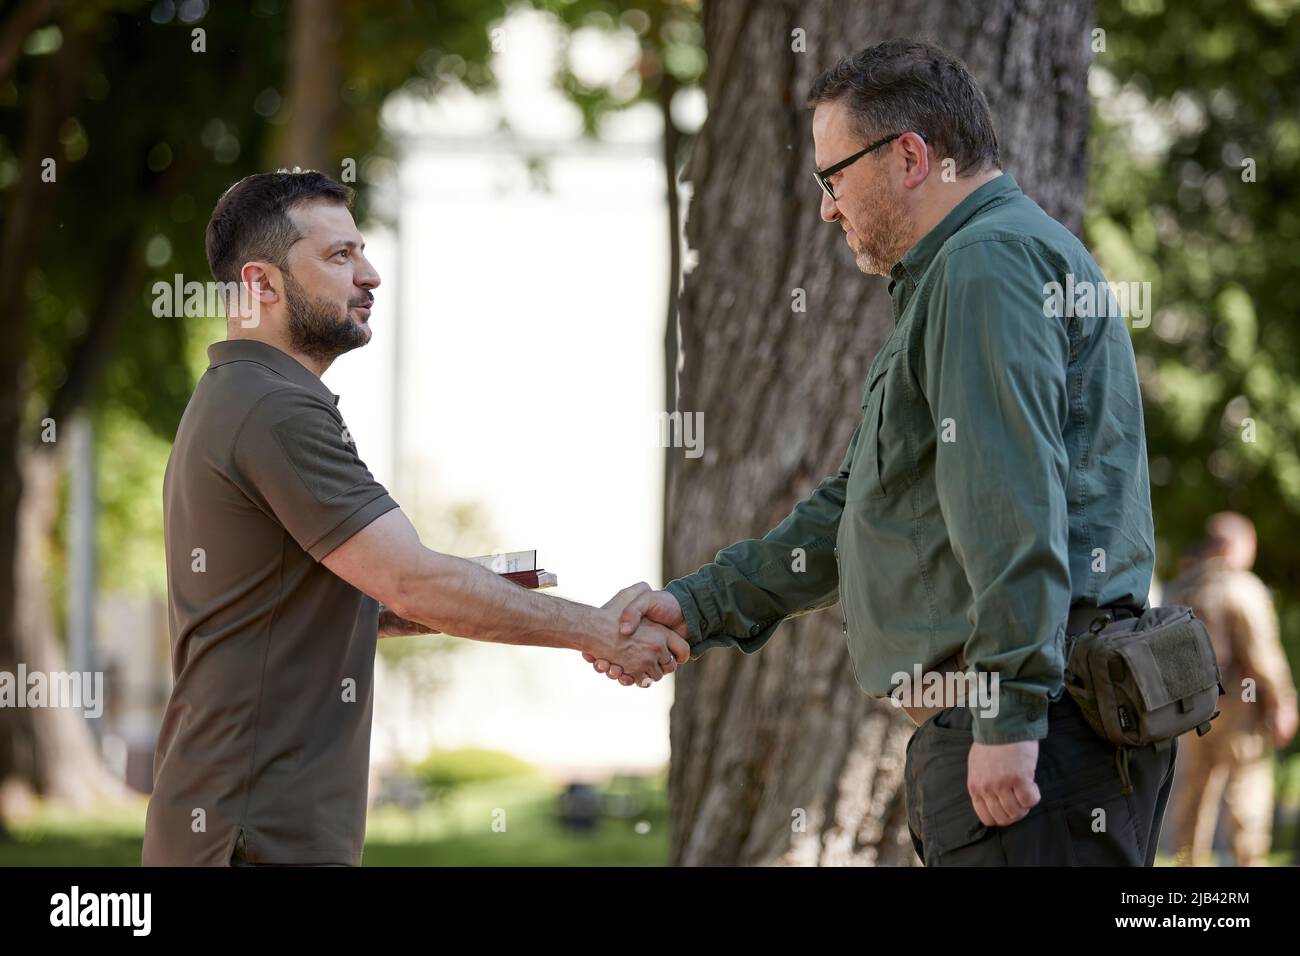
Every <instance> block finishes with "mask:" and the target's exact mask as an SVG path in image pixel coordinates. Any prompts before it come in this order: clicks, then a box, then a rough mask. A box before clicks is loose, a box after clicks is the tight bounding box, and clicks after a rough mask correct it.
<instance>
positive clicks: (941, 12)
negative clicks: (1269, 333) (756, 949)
mask: <svg viewBox="0 0 1300 956" xmlns="http://www.w3.org/2000/svg"><path fill="white" fill-rule="evenodd" d="M1091 22H1092V8H1091V4H1090V3H1088V2H1085V0H1065V2H1061V3H1057V4H1052V5H1047V4H1039V3H1024V2H1013V0H993V2H990V3H981V4H978V5H976V4H960V5H959V4H950V3H942V2H938V0H889V2H872V3H843V2H841V0H797V2H796V0H758V2H740V0H713V2H706V4H705V8H704V27H705V46H706V49H707V52H708V56H709V67H708V74H707V77H706V92H707V94H708V101H709V117H708V121H707V123H706V124H705V126H704V128H703V130H702V131H701V133H700V135H699V137H698V138H697V140H696V142H695V144H694V152H693V155H692V158H691V162H690V164H689V166H688V169H687V171H686V174H685V177H684V178H687V179H689V180H691V181H692V183H693V187H694V198H693V200H692V203H691V208H690V210H689V212H688V220H687V241H688V244H689V246H690V247H691V248H693V249H697V250H698V251H699V264H698V266H697V268H696V269H695V270H694V271H693V272H692V273H691V274H690V275H689V276H688V277H687V279H686V282H685V285H684V288H683V292H682V297H681V301H680V303H679V305H680V313H681V323H682V353H683V361H684V367H683V370H682V379H681V409H682V412H683V414H684V415H685V414H686V413H688V412H702V413H703V414H704V422H705V423H706V424H707V426H708V430H707V432H706V440H705V442H704V454H703V456H702V457H700V458H695V459H689V458H684V457H683V458H682V459H680V460H677V461H676V462H675V463H674V466H673V468H672V469H671V471H670V480H669V482H668V483H667V488H666V494H667V498H668V514H669V520H668V524H667V527H666V529H665V566H666V567H668V568H670V569H672V570H673V572H674V573H676V574H682V573H686V572H689V571H691V570H693V569H694V568H696V567H698V566H699V565H700V564H702V563H704V562H707V561H709V560H711V559H712V557H713V555H714V553H715V552H716V551H717V550H718V549H719V548H721V547H724V546H726V545H728V544H730V543H731V542H733V541H735V540H738V539H740V538H744V537H751V536H761V535H762V534H764V533H765V532H766V531H767V530H768V529H770V528H772V527H773V526H775V525H776V524H777V523H778V522H779V521H780V520H781V519H782V518H784V517H785V515H786V514H788V513H789V511H790V509H791V507H792V506H793V505H794V504H795V503H796V502H797V501H798V500H800V499H801V498H803V497H805V496H806V495H807V494H808V493H809V492H810V491H811V490H812V489H813V488H814V487H815V486H816V484H817V482H819V481H820V480H821V479H822V478H823V477H825V476H826V475H827V474H830V473H832V472H833V471H834V469H835V468H836V467H837V466H838V464H839V462H840V460H841V458H842V456H843V454H844V450H845V447H846V446H847V443H848V440H849V438H850V436H851V435H852V433H853V429H854V427H855V425H856V424H857V420H858V418H859V417H860V415H861V407H860V402H859V400H858V399H859V395H860V394H861V389H862V381H863V376H864V375H865V373H866V369H867V366H868V364H869V362H870V360H871V358H872V356H873V355H874V354H875V352H876V351H877V350H878V349H879V347H880V345H881V344H882V342H883V341H884V339H885V337H886V335H887V333H888V330H889V328H890V326H891V319H890V314H891V310H890V304H889V298H888V293H887V288H886V287H887V282H886V281H885V280H883V279H878V278H875V277H866V276H863V275H862V274H861V273H859V272H858V271H857V270H856V268H855V266H854V264H853V261H852V256H851V255H850V254H849V253H848V251H847V250H846V249H845V247H844V243H843V240H842V238H841V233H840V230H839V229H838V228H834V227H832V226H828V225H826V224H825V223H822V222H821V221H820V219H819V216H818V201H819V198H820V193H819V191H818V189H817V186H816V183H814V182H813V179H812V176H811V175H809V171H810V170H811V169H812V168H813V166H814V163H813V148H812V137H811V132H810V121H811V114H810V113H809V112H808V111H807V110H806V109H805V108H804V100H805V96H806V93H807V90H808V87H809V85H810V84H811V82H812V80H813V79H814V77H815V76H816V75H817V73H819V72H820V71H821V70H822V69H824V68H826V67H828V66H830V65H831V64H832V63H834V62H835V60H837V59H838V58H839V57H841V56H843V55H845V54H848V53H851V52H853V51H855V50H857V49H861V48H862V47H865V46H868V45H871V44H873V43H877V42H879V41H881V40H885V39H888V38H891V37H897V36H914V37H918V38H924V39H929V40H933V41H935V42H938V43H939V44H941V45H942V46H944V47H946V48H947V49H949V50H950V51H952V52H954V53H955V54H957V55H958V56H959V57H961V58H962V59H963V60H964V61H965V62H966V64H967V66H968V67H969V68H970V69H971V71H972V73H973V74H974V75H975V77H976V79H977V80H978V81H979V82H980V83H981V85H982V86H983V88H984V91H985V95H986V96H987V98H988V100H989V105H990V107H991V109H992V111H993V116H994V121H995V123H996V125H997V129H998V133H999V137H1000V141H1001V145H1002V160H1003V165H1004V168H1005V169H1006V170H1007V171H1008V172H1011V173H1012V174H1013V175H1014V176H1015V177H1016V180H1017V181H1018V182H1019V183H1020V185H1021V187H1022V188H1023V189H1024V191H1025V192H1026V193H1027V194H1028V195H1029V196H1031V197H1032V198H1034V199H1035V200H1036V201H1037V202H1038V203H1039V204H1040V205H1041V206H1042V207H1043V208H1044V209H1045V210H1046V211H1047V212H1048V213H1049V214H1050V215H1052V216H1054V217H1056V218H1057V219H1059V220H1060V221H1062V222H1063V223H1065V224H1066V225H1067V226H1068V227H1069V228H1071V229H1073V230H1074V231H1075V232H1076V233H1077V232H1078V230H1079V228H1080V225H1081V221H1082V197H1083V188H1084V173H1085V170H1086V155H1087V151H1086V145H1087V134H1088V122H1089V101H1088V94H1087V86H1086V78H1087V66H1088V63H1089V61H1090V58H1091V54H1090V52H1089V46H1088V43H1089V39H1090V37H1089V34H1088V30H1089V28H1090V25H1091ZM800 29H801V30H803V31H804V35H805V38H806V41H805V42H806V51H807V52H793V51H792V40H793V38H792V31H795V30H800ZM796 289H802V290H804V293H805V296H806V303H807V311H806V312H803V313H800V312H795V311H793V310H792V297H793V295H794V290H796ZM881 560H889V556H888V555H881ZM842 621H843V618H842V616H841V614H840V611H839V609H838V608H835V609H833V610H829V611H826V612H823V613H821V614H817V615H810V616H807V617H804V618H801V619H799V620H796V621H792V622H789V623H787V624H785V625H783V627H782V628H781V631H780V632H779V633H778V634H777V636H776V637H774V638H773V640H772V641H771V642H770V643H769V644H768V646H767V647H766V648H764V650H763V651H762V652H761V653H759V654H755V655H742V654H740V653H738V652H730V653H728V652H724V651H713V652H710V653H708V654H706V655H705V656H704V658H702V659H701V660H700V661H699V662H697V663H695V664H692V665H691V666H689V667H686V668H684V669H682V670H680V671H679V672H678V674H677V678H676V700H675V702H674V704H673V709H672V718H671V742H672V765H671V771H670V776H669V799H670V807H671V815H672V820H673V833H672V841H671V859H672V862H673V863H675V864H685V865H699V864H733V865H764V864H782V865H844V864H851V865H915V864H916V863H917V862H918V861H917V860H916V855H915V853H914V852H913V849H912V845H911V841H910V839H909V837H908V833H907V823H906V819H907V818H906V807H905V803H904V793H903V789H902V779H903V776H902V775H903V759H904V752H905V746H906V742H907V740H908V738H909V737H910V735H911V733H912V730H913V727H912V724H911V723H910V722H909V721H908V720H907V718H906V717H905V716H903V715H902V714H901V713H899V712H898V711H896V710H894V709H893V708H892V707H890V706H889V705H887V704H884V703H881V702H879V701H875V700H873V699H871V698H869V697H867V696H866V695H865V694H863V693H862V691H861V690H860V689H859V688H858V686H857V684H856V682H855V681H854V678H853V673H852V669H851V667H850V665H849V661H848V654H847V650H846V647H845V644H844V638H843V635H842V633H841V630H840V625H841V623H842Z"/></svg>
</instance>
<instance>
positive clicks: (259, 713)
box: [142, 171, 689, 866]
mask: <svg viewBox="0 0 1300 956" xmlns="http://www.w3.org/2000/svg"><path fill="white" fill-rule="evenodd" d="M350 203H351V190H349V189H347V188H346V187H343V186H340V185H339V184H338V183H335V182H334V181H333V180H331V179H329V178H328V177H326V176H323V175H321V174H319V173H315V172H306V173H298V172H294V173H289V172H283V171H282V172H276V173H267V174H261V175H256V176H249V177H248V178H246V179H243V180H241V181H240V182H238V183H236V184H235V185H234V186H232V187H231V188H230V189H229V190H227V192H226V193H225V195H223V196H222V197H221V200H220V201H219V202H218V203H217V206H216V209H215V210H214V212H213V214H212V219H211V221H210V222H209V223H208V229H207V253H208V262H209V265H210V266H211V269H212V274H213V276H214V277H215V278H216V279H217V281H218V282H220V283H224V284H226V286H225V288H226V290H227V293H228V294H227V298H226V315H227V336H228V337H227V339H226V340H225V341H224V342H217V343H215V344H214V345H212V346H210V347H209V349H208V356H209V359H210V365H209V367H208V369H207V371H206V372H205V373H204V375H203V377H202V378H201V379H200V381H199V383H198V386H197V387H196V388H195V390H194V395H193V396H192V397H191V399H190V402H189V405H188V406H187V408H186V409H185V414H184V416H183V417H182V419H181V423H180V427H179V429H178V431H177V433H176V442H175V445H174V447H173V448H172V454H171V457H170V459H169V460H168V462H167V472H166V477H165V480H164V485H163V507H164V535H165V540H166V551H167V555H166V562H167V592H168V602H169V608H170V630H171V645H172V677H173V688H172V692H171V697H170V699H169V700H168V703H167V709H166V712H165V714H164V717H163V725H162V729H161V732H160V735H159V740H158V747H157V752H156V755H155V762H154V791H153V796H152V798H151V799H150V801H149V810H148V815H147V819H146V824H145V838H144V848H143V855H142V859H143V863H144V864H145V865H146V866H150V865H206V866H226V865H248V864H252V865H258V864H271V865H336V866H338V865H342V866H358V865H360V863H361V851H362V843H363V838H364V834H365V815H366V786H367V776H368V770H369V756H370V725H371V714H372V709H373V701H374V698H373V682H372V678H373V675H374V655H375V647H376V643H375V642H376V639H377V638H379V637H384V636H399V635H405V634H418V633H434V632H438V631H441V632H444V633H449V634H457V635H460V636H462V637H467V638H472V639H474V640H481V641H494V642H497V643H501V644H531V645H536V646H541V647H567V648H575V649H578V650H582V651H584V652H588V653H598V654H600V655H601V656H602V658H603V657H605V656H609V655H612V657H611V659H613V660H616V661H618V663H619V665H620V666H621V667H622V668H623V669H624V670H626V671H627V672H628V673H630V674H634V675H636V676H637V677H638V678H639V679H640V682H641V684H642V686H648V685H649V684H650V683H651V682H653V681H656V680H659V679H660V678H661V677H663V675H664V674H667V673H672V671H673V670H674V669H675V668H676V666H677V663H679V662H683V661H685V660H686V658H687V655H688V653H689V650H688V647H687V645H686V643H685V642H684V641H683V640H682V639H681V638H680V637H679V636H678V635H677V634H675V633H673V632H671V631H669V630H668V629H666V628H664V627H662V626H660V625H658V624H653V623H651V622H647V626H645V627H643V628H641V629H639V630H638V631H637V632H636V634H635V635H634V636H633V637H632V638H631V639H630V640H629V639H628V638H627V637H625V636H623V635H620V634H619V628H618V615H619V613H620V612H621V611H622V609H623V608H624V607H625V606H626V604H627V602H628V601H629V600H631V599H632V598H633V597H635V596H636V595H638V594H640V593H643V592H648V591H649V588H648V586H647V585H644V584H641V585H637V586H635V587H633V588H628V589H626V590H625V591H623V592H621V593H620V594H618V595H616V596H615V597H614V599H612V600H611V601H610V602H609V603H608V604H606V605H605V606H604V607H603V608H591V607H587V606H585V605H582V604H575V603H571V602H568V601H562V600H559V599H556V598H553V597H550V596H547V595H542V594H537V593H534V592H530V591H527V590H525V589H523V588H521V587H519V586H517V585H515V584H512V583H510V582H508V581H506V580H504V579H502V578H500V577H498V576H497V575H496V574H493V573H492V572H491V571H488V570H487V569H485V568H482V567H480V566H479V565H477V564H474V563H472V562H470V561H465V560H462V559H459V558H454V557H450V556H448V555H444V554H439V553H437V552H435V551H431V550H429V549H427V548H425V547H423V546H422V545H421V544H420V540H419V538H418V536H417V535H416V532H415V529H414V528H413V527H412V526H411V524H410V522H409V521H408V520H407V519H406V517H405V516H404V515H403V514H402V512H401V510H400V509H399V508H398V506H397V502H395V501H394V500H393V499H392V498H391V497H390V496H389V494H388V492H387V491H386V490H385V489H384V487H383V486H382V485H380V484H379V483H378V482H377V481H375V479H374V478H373V477H372V476H371V474H370V472H369V471H368V470H367V469H366V467H365V464H364V463H363V462H362V461H361V459H360V458H359V457H357V453H356V445H355V443H354V442H353V440H352V437H351V436H350V435H349V434H348V430H347V428H346V426H345V425H344V421H343V418H342V416H341V415H340V413H339V410H338V408H337V405H338V396H337V395H334V394H333V393H331V392H330V390H329V389H328V388H326V387H325V385H324V384H323V383H322V382H321V378H320V377H321V375H322V374H323V373H324V372H325V370H326V369H327V368H329V366H330V363H331V362H333V361H334V359H335V358H337V357H338V356H339V355H342V354H343V353H344V352H347V351H348V350H350V349H354V348H358V347H360V346H362V345H365V344H366V343H367V342H368V341H369V340H370V335H371V330H370V323H369V320H370V310H371V307H372V305H373V304H374V290H375V288H376V287H378V285H379V276H378V274H376V272H375V270H374V268H373V267H372V266H371V264H370V262H369V261H368V260H367V259H366V257H365V253H364V249H365V244H364V243H363V242H362V241H361V236H360V234H359V233H358V232H357V227H356V224H355V223H354V222H353V220H352V214H351V212H350V211H349V206H350ZM381 602H382V607H381Z"/></svg>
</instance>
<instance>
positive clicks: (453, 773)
mask: <svg viewBox="0 0 1300 956" xmlns="http://www.w3.org/2000/svg"><path fill="white" fill-rule="evenodd" d="M412 773H413V774H414V775H415V776H416V777H417V778H418V779H419V780H420V781H421V782H422V783H423V784H424V785H425V786H426V787H428V788H429V789H430V790H431V791H433V792H434V793H445V792H447V791H449V790H454V789H455V788H457V787H461V786H464V785H465V784H467V783H482V782H484V781H487V780H514V779H520V778H526V777H533V776H536V775H537V768H536V767H534V766H533V765H532V764H530V763H529V762H528V761H526V760H521V759H519V758H518V757H516V756H514V755H512V754H508V753H502V752H501V751H499V750H484V749H481V748H477V747H462V748H461V749H459V750H435V751H433V752H432V753H430V754H429V756H427V757H425V758H424V760H422V761H420V763H418V764H416V765H415V766H414V767H413V768H412Z"/></svg>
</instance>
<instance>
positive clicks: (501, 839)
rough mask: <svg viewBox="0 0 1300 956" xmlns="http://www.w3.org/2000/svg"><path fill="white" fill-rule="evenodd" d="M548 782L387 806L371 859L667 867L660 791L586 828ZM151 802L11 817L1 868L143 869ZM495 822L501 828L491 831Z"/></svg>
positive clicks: (500, 785)
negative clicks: (570, 826) (632, 810)
mask: <svg viewBox="0 0 1300 956" xmlns="http://www.w3.org/2000/svg"><path fill="white" fill-rule="evenodd" d="M557 798H558V790H557V789H556V788H555V786H554V785H552V784H550V783H548V782H547V781H545V780H542V779H537V778H531V779H525V780H517V781H510V780H506V781H493V782H490V783H481V784H465V785H464V786H462V787H459V788H457V790H456V791H455V792H454V793H453V794H452V795H451V796H449V797H447V798H446V799H445V800H444V801H442V802H441V803H439V804H437V805H427V806H426V807H425V808H423V809H422V810H420V811H418V812H410V811H406V810H402V809H399V808H397V807H381V808H378V809H376V810H375V811H373V812H372V813H371V815H370V818H369V820H368V821H367V827H366V849H365V855H364V860H363V862H364V865H365V866H661V865H663V864H664V862H665V861H666V860H667V857H668V834H667V816H666V812H665V807H664V799H663V793H662V790H659V789H656V790H654V791H652V799H651V802H650V805H649V806H648V807H647V811H646V813H645V814H644V816H643V817H642V819H641V820H640V821H639V822H640V830H641V831H642V832H638V827H637V824H638V821H636V820H619V819H608V818H607V819H602V820H601V821H600V824H599V826H598V827H597V829H596V830H594V831H593V832H591V833H587V834H577V833H572V832H570V831H568V830H566V829H564V828H563V827H562V826H561V825H560V823H559V821H558V819H557V818H556V807H557ZM145 805H146V804H145V801H144V800H143V799H142V800H140V802H139V804H138V805H136V806H131V807H128V808H124V809H121V810H117V811H113V812H111V813H98V814H94V815H87V814H80V815H73V814H71V813H69V812H68V811H66V810H58V809H54V808H50V807H41V808H38V809H37V810H36V811H35V812H34V813H33V814H32V815H31V816H30V817H27V818H25V819H22V820H14V821H11V823H10V825H11V828H12V830H13V833H14V836H15V838H16V839H15V840H14V841H13V842H10V843H0V866H138V865H139V864H140V843H141V840H142V838H143V835H144V814H145ZM494 826H495V829H494Z"/></svg>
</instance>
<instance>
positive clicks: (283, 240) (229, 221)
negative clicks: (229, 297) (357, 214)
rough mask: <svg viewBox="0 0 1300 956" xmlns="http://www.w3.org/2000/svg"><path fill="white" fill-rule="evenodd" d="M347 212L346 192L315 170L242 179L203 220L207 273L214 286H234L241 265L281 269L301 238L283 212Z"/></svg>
mask: <svg viewBox="0 0 1300 956" xmlns="http://www.w3.org/2000/svg"><path fill="white" fill-rule="evenodd" d="M312 201H321V202H333V203H341V204H342V205H344V206H347V207H348V208H349V209H350V208H352V190H351V189H349V188H348V187H347V186H341V185H339V184H338V183H336V182H335V181H334V180H332V179H330V178H329V177H328V176H326V175H325V174H323V173H318V172H316V171H315V170H311V169H309V170H306V171H294V172H290V171H289V170H287V169H277V170H276V171H275V172H273V173H255V174H253V175H252V176H245V177H244V178H243V179H241V180H240V181H239V182H237V183H235V185H233V186H231V187H230V188H229V189H227V190H226V191H225V193H223V194H222V196H221V198H220V199H219V200H217V206H216V208H215V209H213V210H212V218H211V219H209V220H208V229H207V234H206V245H207V252H208V268H210V269H211V270H212V278H214V279H216V280H217V281H218V282H238V281H239V271H240V270H241V269H243V267H244V263H245V262H249V261H251V260H254V259H262V260H265V261H267V262H271V263H274V264H275V265H277V266H279V267H280V268H281V269H284V268H285V267H286V264H287V262H288V255H289V247H290V246H292V245H293V244H294V243H295V242H297V241H298V240H299V239H301V238H302V235H301V234H300V233H299V232H298V229H297V227H295V226H294V224H293V220H292V219H290V218H289V210H290V209H293V208H294V207H295V206H301V205H302V204H303V203H306V202H312Z"/></svg>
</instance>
